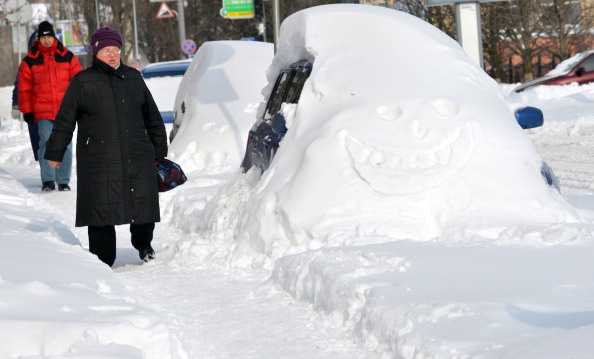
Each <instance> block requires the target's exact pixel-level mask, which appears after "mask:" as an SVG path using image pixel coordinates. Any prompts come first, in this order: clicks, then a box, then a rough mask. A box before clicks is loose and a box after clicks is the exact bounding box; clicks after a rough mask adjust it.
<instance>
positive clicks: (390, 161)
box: [345, 124, 472, 195]
mask: <svg viewBox="0 0 594 359" xmlns="http://www.w3.org/2000/svg"><path fill="white" fill-rule="evenodd" d="M420 128H421V126H420V125H419V124H416V125H415V124H413V128H412V129H413V134H415V135H416V136H415V138H419V137H420V136H418V134H421V133H422V132H419V130H420ZM425 135H426V133H424V134H423V136H425ZM415 146H416V147H413V148H400V149H398V148H396V149H387V148H378V147H377V146H372V145H369V144H367V143H366V142H364V141H362V140H360V139H358V138H356V137H355V136H352V135H350V134H349V135H347V136H346V139H345V150H346V152H347V154H348V156H349V157H350V159H351V164H352V167H353V170H354V171H355V172H356V173H357V175H358V176H359V177H360V178H361V179H362V180H363V181H365V182H367V183H368V184H369V185H370V186H371V187H372V189H373V190H375V191H376V192H379V193H382V194H388V195H390V194H403V193H411V192H417V191H419V190H422V189H427V188H432V187H435V186H437V185H439V184H440V183H442V182H443V181H444V180H445V179H447V178H449V177H451V175H453V174H454V173H455V172H457V171H458V170H459V169H460V168H461V167H462V166H463V164H464V163H465V162H466V161H467V160H468V158H469V157H470V155H471V153H472V137H471V131H470V130H469V128H468V127H467V128H453V129H450V130H449V131H448V132H447V133H445V134H444V135H443V137H441V141H440V142H439V143H438V144H436V145H434V146H432V147H429V148H427V149H422V150H421V149H418V147H419V146H418V144H416V145H415Z"/></svg>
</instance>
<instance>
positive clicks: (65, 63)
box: [18, 21, 82, 191]
mask: <svg viewBox="0 0 594 359" xmlns="http://www.w3.org/2000/svg"><path fill="white" fill-rule="evenodd" d="M37 36H38V40H37V41H36V42H35V43H33V46H31V50H29V53H28V54H27V56H25V58H24V59H23V61H22V62H21V65H20V67H19V75H18V104H19V110H20V111H21V112H22V113H24V118H25V121H26V122H27V123H28V124H30V125H33V124H35V123H36V124H37V126H38V127H39V128H38V132H39V150H38V158H39V167H40V168H41V182H42V187H41V190H42V191H53V190H55V189H56V186H55V182H57V183H58V189H59V190H60V191H69V190H70V186H69V183H70V173H71V168H72V146H71V145H69V146H68V149H67V150H66V152H65V156H64V159H63V164H62V166H61V168H60V169H58V170H56V169H54V168H52V167H51V166H50V165H49V162H48V161H46V160H44V153H45V150H46V142H47V140H48V139H49V136H50V134H51V132H52V128H53V124H54V119H55V117H56V113H57V112H58V108H59V107H60V103H61V102H62V97H64V93H65V92H66V89H67V88H68V84H69V83H70V80H71V79H72V77H73V76H74V75H76V74H77V73H78V72H80V71H82V67H81V66H80V62H79V61H78V59H77V58H76V56H74V54H73V53H72V52H70V51H69V50H68V49H67V48H66V47H64V45H63V44H62V43H61V42H60V41H58V39H56V33H55V32H54V27H53V26H52V24H50V23H49V22H47V21H43V22H42V23H40V24H39V26H38V28H37Z"/></svg>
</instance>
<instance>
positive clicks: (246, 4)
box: [221, 0, 254, 19]
mask: <svg viewBox="0 0 594 359" xmlns="http://www.w3.org/2000/svg"><path fill="white" fill-rule="evenodd" d="M221 16H222V17H224V18H225V19H252V18H253V17H254V0H223V8H222V9H221Z"/></svg>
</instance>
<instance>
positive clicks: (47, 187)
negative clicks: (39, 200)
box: [41, 181, 56, 192]
mask: <svg viewBox="0 0 594 359" xmlns="http://www.w3.org/2000/svg"><path fill="white" fill-rule="evenodd" d="M55 189H56V184H55V183H54V181H48V182H43V186H42V187H41V190H42V191H43V192H51V191H53V190H55Z"/></svg>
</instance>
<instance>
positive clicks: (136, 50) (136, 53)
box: [132, 0, 140, 68]
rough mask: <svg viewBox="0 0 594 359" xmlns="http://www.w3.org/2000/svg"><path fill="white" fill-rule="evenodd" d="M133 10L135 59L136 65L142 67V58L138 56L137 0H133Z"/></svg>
mask: <svg viewBox="0 0 594 359" xmlns="http://www.w3.org/2000/svg"><path fill="white" fill-rule="evenodd" d="M132 12H133V14H134V15H133V16H134V60H136V66H137V67H138V68H140V59H139V57H138V27H137V24H136V0H132Z"/></svg>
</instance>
